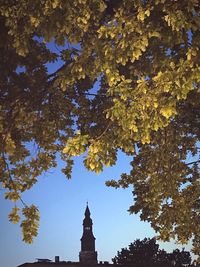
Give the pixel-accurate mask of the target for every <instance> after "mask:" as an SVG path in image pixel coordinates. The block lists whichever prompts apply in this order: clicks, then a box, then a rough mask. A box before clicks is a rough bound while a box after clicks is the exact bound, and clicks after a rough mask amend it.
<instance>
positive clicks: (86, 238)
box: [79, 202, 97, 263]
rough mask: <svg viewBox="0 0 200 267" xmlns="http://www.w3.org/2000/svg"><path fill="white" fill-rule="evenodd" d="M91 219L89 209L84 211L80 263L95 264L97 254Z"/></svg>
mask: <svg viewBox="0 0 200 267" xmlns="http://www.w3.org/2000/svg"><path fill="white" fill-rule="evenodd" d="M92 225H93V223H92V219H91V218H90V209H89V207H88V202H87V206H86V209H85V218H84V220H83V235H82V237H81V252H80V253H79V259H80V262H82V263H97V252H96V251H95V237H94V235H93V231H92Z"/></svg>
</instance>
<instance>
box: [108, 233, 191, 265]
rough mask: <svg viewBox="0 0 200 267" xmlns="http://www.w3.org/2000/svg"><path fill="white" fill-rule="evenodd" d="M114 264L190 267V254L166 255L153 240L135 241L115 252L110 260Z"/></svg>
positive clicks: (180, 252)
mask: <svg viewBox="0 0 200 267" xmlns="http://www.w3.org/2000/svg"><path fill="white" fill-rule="evenodd" d="M112 261H113V263H114V264H119V265H122V266H139V267H143V266H144V267H146V266H148V267H149V266H152V267H154V266H155V267H156V266H169V267H173V266H176V267H192V266H194V265H193V264H192V261H191V255H190V252H188V251H185V250H184V249H183V250H182V251H180V250H179V249H176V250H174V251H173V252H172V253H167V252H166V251H165V250H160V249H159V245H158V244H156V239H155V238H152V239H150V238H145V239H143V240H139V239H137V240H136V241H134V242H133V243H131V244H130V245H129V247H128V248H122V250H121V251H118V252H117V256H115V257H114V258H113V259H112Z"/></svg>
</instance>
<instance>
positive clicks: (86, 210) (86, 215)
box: [85, 202, 90, 217]
mask: <svg viewBox="0 0 200 267" xmlns="http://www.w3.org/2000/svg"><path fill="white" fill-rule="evenodd" d="M85 217H90V210H89V207H88V202H87V207H86V209H85Z"/></svg>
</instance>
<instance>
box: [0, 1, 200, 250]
mask: <svg viewBox="0 0 200 267" xmlns="http://www.w3.org/2000/svg"><path fill="white" fill-rule="evenodd" d="M0 3H1V5H0V27H1V31H0V38H1V44H0V60H1V64H0V77H1V78H0V139H1V140H0V141H1V142H0V144H1V146H0V155H1V158H0V165H1V168H0V172H1V175H0V181H1V186H2V187H4V188H5V189H6V195H5V197H6V198H8V199H10V200H13V201H14V202H16V201H17V200H20V199H21V193H23V192H24V191H25V190H28V189H30V188H31V187H32V186H33V185H34V184H35V183H36V182H37V178H38V176H39V175H40V174H41V173H43V172H44V171H46V170H48V169H49V168H52V167H55V166H56V156H57V155H58V154H59V155H60V156H61V158H62V159H63V160H64V161H65V162H66V167H65V168H64V169H63V172H64V173H65V174H66V176H67V177H68V178H70V177H71V170H72V165H73V158H72V157H74V156H77V155H80V154H82V153H86V158H85V160H84V165H85V167H86V168H87V169H89V170H92V171H95V172H96V173H98V172H100V171H102V170H103V168H104V166H113V165H114V164H115V163H116V160H117V151H118V150H122V151H123V152H124V153H125V154H127V155H132V156H133V161H132V163H131V165H132V170H131V172H130V174H122V176H121V179H119V180H118V181H116V180H113V181H109V182H107V184H108V185H111V186H115V187H119V186H121V187H124V188H125V187H127V186H130V185H131V186H133V195H134V203H133V206H131V207H130V212H131V213H133V212H134V213H137V212H140V216H141V219H142V220H147V221H149V222H150V223H151V225H152V227H153V228H154V229H155V230H156V231H157V232H158V233H159V234H160V238H161V239H163V240H169V239H170V238H176V239H177V240H178V241H179V242H182V243H184V242H188V240H190V239H192V240H193V246H194V252H195V253H196V254H198V255H200V245H199V244H200V228H199V226H198V222H199V221H200V195H199V194H200V193H199V192H200V190H199V189H200V178H199V161H200V159H199V137H200V133H199V122H200V113H199V106H200V102H199V99H200V98H199V93H200V91H199V82H200V51H199V44H200V5H199V1H198V0H187V1H186V0H177V1H171V0H156V1H151V0H147V1H146V0H145V1H144V0H136V1H131V0H126V1H125V0H115V1H114V0H98V1H97V0H78V1H71V0H69V1H63V0H52V1H49V0H41V1H34V0H27V1H23V0H21V1H3V0H1V1H0ZM49 42H51V44H53V45H54V49H51V47H50V45H49ZM49 63H54V64H55V65H56V64H60V67H59V68H57V69H56V70H55V71H54V72H52V73H48V65H49ZM190 158H192V161H189V160H190ZM33 207H34V206H30V207H26V206H25V209H27V208H29V209H30V213H31V214H32V215H30V216H29V213H28V212H26V210H24V211H23V215H24V216H25V220H26V219H27V220H29V218H33V220H32V221H34V220H36V221H38V219H39V217H38V215H37V211H36V207H35V210H34V208H33ZM17 214H18V209H17V208H16V209H14V210H12V212H11V214H10V215H9V219H10V220H11V221H13V222H17V221H18V220H19V217H18V215H17ZM36 221H35V222H34V225H33V231H31V234H30V235H29V236H27V235H26V231H27V230H26V229H27V228H26V223H25V222H24V223H23V222H22V224H21V225H22V227H24V228H23V229H24V239H25V241H27V242H31V241H32V237H33V236H35V235H36V230H35V229H36V225H37V222H36Z"/></svg>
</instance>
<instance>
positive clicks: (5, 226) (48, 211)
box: [0, 153, 190, 267]
mask: <svg viewBox="0 0 200 267" xmlns="http://www.w3.org/2000/svg"><path fill="white" fill-rule="evenodd" d="M129 161H130V158H128V157H127V156H124V155H123V154H122V153H119V159H118V162H117V165H116V166H114V167H109V168H106V169H105V170H104V172H102V173H101V174H100V175H97V174H95V173H92V172H88V171H87V170H86V169H84V167H83V164H82V159H81V157H80V158H77V159H76V160H75V166H74V169H73V174H72V179H71V180H67V179H66V178H65V176H64V175H63V174H62V172H61V171H60V169H61V168H62V163H61V162H59V165H58V167H57V168H56V169H54V170H51V171H49V172H48V173H46V174H44V175H43V176H41V177H40V178H39V182H38V183H37V184H36V185H35V186H34V187H33V188H32V189H31V190H30V191H28V192H27V193H24V195H23V199H24V201H25V202H26V203H27V204H31V203H35V204H36V205H37V206H38V208H39V209H40V212H41V219H40V229H39V233H38V236H37V238H35V239H34V243H33V244H32V245H28V244H25V243H24V242H22V236H21V232H20V228H19V225H13V224H11V223H10V222H9V221H8V219H7V215H8V213H9V211H10V209H11V208H12V206H13V203H11V202H10V201H7V200H4V197H3V193H4V192H3V190H0V203H1V215H0V259H1V262H0V266H2V267H15V266H17V265H19V264H22V263H25V262H34V261H35V258H49V259H52V260H53V259H54V257H55V256H60V259H61V260H65V261H78V255H79V251H80V238H81V235H82V222H83V218H84V212H85V208H86V202H87V201H88V202H89V207H90V211H91V217H92V219H93V232H94V235H95V237H96V250H97V252H98V260H99V261H100V260H102V261H110V262H111V258H112V257H114V256H115V255H116V253H117V251H118V250H120V249H121V248H122V247H127V246H128V245H129V244H130V243H131V242H133V241H134V240H135V239H137V238H139V239H143V238H145V237H153V236H154V235H155V233H154V231H153V230H152V229H151V227H150V225H149V224H148V223H144V222H141V221H140V219H139V216H137V215H129V213H128V212H127V209H128V208H129V206H130V205H131V204H132V193H131V188H129V189H125V190H124V189H117V190H116V189H114V188H110V187H106V186H105V181H106V180H108V179H112V178H119V176H120V173H121V172H125V171H129V170H130V167H129ZM176 247H177V245H174V244H173V242H172V243H165V244H163V243H162V244H161V245H160V248H164V249H166V250H168V251H172V250H173V249H174V248H176ZM185 248H186V249H187V250H189V249H190V246H185Z"/></svg>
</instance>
